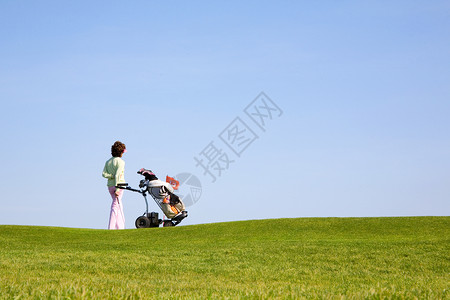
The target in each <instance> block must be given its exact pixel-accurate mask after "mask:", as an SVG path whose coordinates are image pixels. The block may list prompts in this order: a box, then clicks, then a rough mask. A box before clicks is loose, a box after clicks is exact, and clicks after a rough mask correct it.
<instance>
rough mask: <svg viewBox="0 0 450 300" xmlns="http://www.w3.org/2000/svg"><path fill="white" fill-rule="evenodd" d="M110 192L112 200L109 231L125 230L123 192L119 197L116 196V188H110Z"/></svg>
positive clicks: (120, 191)
mask: <svg viewBox="0 0 450 300" xmlns="http://www.w3.org/2000/svg"><path fill="white" fill-rule="evenodd" d="M108 190H109V193H110V195H111V198H112V204H111V213H110V215H109V226H108V229H125V216H124V214H123V205H122V196H123V190H119V196H116V188H115V187H114V186H110V187H108Z"/></svg>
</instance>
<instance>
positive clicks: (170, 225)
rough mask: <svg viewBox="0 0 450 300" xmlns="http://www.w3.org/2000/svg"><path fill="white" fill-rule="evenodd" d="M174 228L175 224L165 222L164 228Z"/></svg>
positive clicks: (168, 221)
mask: <svg viewBox="0 0 450 300" xmlns="http://www.w3.org/2000/svg"><path fill="white" fill-rule="evenodd" d="M173 226H175V224H173V222H172V221H170V220H165V221H164V222H163V227H173Z"/></svg>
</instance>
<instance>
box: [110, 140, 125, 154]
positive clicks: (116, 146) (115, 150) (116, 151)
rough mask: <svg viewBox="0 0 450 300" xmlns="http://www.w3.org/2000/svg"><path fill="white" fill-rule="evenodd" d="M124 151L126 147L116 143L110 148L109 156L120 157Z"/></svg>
mask: <svg viewBox="0 0 450 300" xmlns="http://www.w3.org/2000/svg"><path fill="white" fill-rule="evenodd" d="M125 149H126V147H125V144H124V143H121V142H119V141H116V142H115V143H114V145H112V146H111V154H112V156H114V157H120V156H122V153H123V151H125Z"/></svg>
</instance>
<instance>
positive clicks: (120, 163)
mask: <svg viewBox="0 0 450 300" xmlns="http://www.w3.org/2000/svg"><path fill="white" fill-rule="evenodd" d="M124 172H125V161H124V160H123V159H121V158H120V157H111V158H110V159H108V160H107V161H106V163H105V167H104V168H103V174H102V176H103V177H105V178H107V179H108V184H107V185H108V186H116V185H117V184H118V183H125V177H124Z"/></svg>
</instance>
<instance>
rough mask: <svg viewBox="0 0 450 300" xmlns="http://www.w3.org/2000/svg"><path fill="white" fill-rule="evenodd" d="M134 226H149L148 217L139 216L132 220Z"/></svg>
mask: <svg viewBox="0 0 450 300" xmlns="http://www.w3.org/2000/svg"><path fill="white" fill-rule="evenodd" d="M134 224H135V225H136V228H149V227H150V219H149V218H147V217H146V216H140V217H138V218H137V219H136V222H134Z"/></svg>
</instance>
